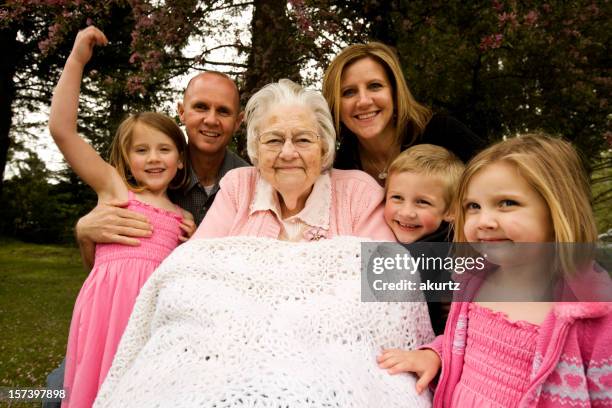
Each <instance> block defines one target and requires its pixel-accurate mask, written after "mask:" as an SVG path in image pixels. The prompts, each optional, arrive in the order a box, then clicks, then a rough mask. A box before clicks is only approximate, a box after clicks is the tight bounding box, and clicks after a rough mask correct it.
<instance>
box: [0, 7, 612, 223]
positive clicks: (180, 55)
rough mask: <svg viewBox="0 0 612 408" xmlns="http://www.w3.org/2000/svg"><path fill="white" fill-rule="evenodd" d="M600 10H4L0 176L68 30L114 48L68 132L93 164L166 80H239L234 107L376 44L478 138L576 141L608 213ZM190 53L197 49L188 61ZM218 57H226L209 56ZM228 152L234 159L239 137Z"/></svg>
mask: <svg viewBox="0 0 612 408" xmlns="http://www.w3.org/2000/svg"><path fill="white" fill-rule="evenodd" d="M610 11H611V10H610V4H609V2H608V1H606V0H598V1H594V0H576V1H572V2H566V1H562V0H552V1H547V2H538V3H529V2H518V1H516V0H479V1H474V2H467V3H466V2H461V1H459V0H450V1H439V0H434V1H424V0H416V1H408V0H390V1H380V0H350V1H349V0H289V1H281V0H242V1H235V0H210V1H206V2H203V1H197V0H168V1H164V2H157V1H150V0H103V1H100V2H82V1H67V0H7V1H5V2H4V3H3V4H2V6H0V17H1V18H0V47H2V48H1V50H2V51H3V56H4V57H3V61H1V62H0V167H1V168H2V169H4V160H5V159H6V156H7V154H9V153H8V144H9V141H10V138H9V135H13V136H14V135H15V134H16V133H17V132H19V133H20V134H24V133H23V132H24V129H23V125H24V123H25V122H26V119H25V117H26V115H27V113H28V112H32V111H36V110H38V109H40V108H41V106H44V105H46V104H48V103H49V101H50V97H51V92H52V88H53V84H54V83H55V82H56V80H57V78H58V75H59V72H60V70H61V66H62V65H63V62H64V61H65V58H66V57H67V56H68V53H69V52H70V48H71V45H72V41H73V39H74V36H75V34H76V32H77V30H78V29H81V28H83V27H85V26H87V25H89V24H95V25H97V26H99V27H100V28H102V30H103V31H105V32H106V34H107V35H108V36H109V39H110V41H111V44H110V45H109V46H108V47H106V48H105V49H103V50H100V51H99V52H96V53H95V57H94V59H93V60H92V61H91V63H90V64H88V66H87V72H86V77H87V78H86V79H85V80H84V84H83V98H82V104H81V106H82V109H81V112H80V114H79V130H80V131H81V132H82V133H83V134H85V135H86V136H87V137H88V138H89V139H90V140H91V141H92V142H93V144H94V145H95V146H96V147H97V148H98V149H99V151H102V152H103V151H104V150H105V148H106V147H107V146H108V144H109V143H110V140H111V137H112V134H113V133H114V129H115V128H116V126H117V124H118V123H119V121H120V120H122V118H123V117H124V116H125V115H126V114H127V113H128V112H131V111H139V110H160V109H161V108H162V106H164V104H167V103H168V102H170V101H176V99H177V97H178V95H179V93H180V90H174V89H172V88H171V79H172V78H174V77H176V76H179V75H181V74H184V73H186V72H190V71H191V70H202V69H211V68H212V69H215V70H220V71H222V72H225V73H227V74H229V75H230V76H233V77H234V78H236V79H237V81H238V84H239V87H240V91H241V94H242V102H243V103H245V102H246V100H247V99H248V97H249V96H250V95H251V94H252V93H253V92H254V91H255V90H257V89H259V88H261V87H262V86H263V85H265V84H266V83H269V82H271V81H276V80H278V79H280V78H283V77H286V78H292V79H294V80H298V81H302V82H305V83H307V84H313V83H314V84H320V80H321V78H320V77H318V76H319V74H320V73H321V72H322V71H323V70H324V69H325V68H326V67H327V65H328V63H329V61H330V59H331V58H332V57H333V56H334V55H335V54H336V53H337V52H338V51H339V50H340V49H341V48H343V47H344V46H346V45H348V44H352V43H355V42H365V41H371V40H378V41H381V42H384V43H386V44H388V45H391V46H392V47H394V48H395V49H396V50H397V52H398V55H399V57H400V60H401V62H402V66H403V68H404V73H405V75H406V78H407V81H408V83H409V86H410V88H411V90H412V91H413V93H414V94H415V96H416V97H417V99H418V100H420V101H421V102H423V103H425V104H427V105H430V106H432V107H433V108H434V110H436V111H446V112H449V113H451V114H453V115H455V116H457V117H458V118H459V119H460V120H462V121H464V122H465V123H466V124H467V125H468V126H469V127H470V128H471V129H473V130H474V131H476V132H477V133H478V134H480V135H482V136H484V137H487V138H489V140H491V141H494V140H497V139H499V138H501V137H502V136H505V135H511V134H513V133H516V132H525V131H534V130H543V131H546V132H548V133H551V134H555V135H560V136H563V137H565V138H567V139H569V140H571V141H573V142H574V143H575V144H576V146H578V147H579V149H580V150H581V151H582V152H583V155H584V157H585V162H586V163H587V164H588V165H589V167H590V169H591V170H593V171H594V181H595V182H599V183H600V186H599V187H597V188H595V191H596V194H597V197H596V202H597V203H599V205H604V206H606V205H607V204H606V203H609V201H610V197H611V196H612V189H610V188H609V183H610V181H609V178H610V177H609V173H610V168H611V167H612V155H610V153H609V149H610V143H611V142H612V131H611V129H610V118H611V115H610V109H609V101H608V98H609V95H610V90H611V89H610V88H611V80H610V75H609V73H610V68H609V67H610V58H609V56H608V53H607V50H608V49H609V48H610V47H609V46H610V32H612V29H611V27H610V25H611V24H610V19H609V18H608V16H609V15H610V14H611V13H610ZM237 21H238V22H240V21H242V22H243V23H237ZM246 21H250V23H249V24H248V25H247V24H244V22H246ZM248 38H250V40H249V39H248ZM194 43H199V44H200V48H199V49H196V50H193V49H192V50H191V51H190V52H186V46H187V45H188V44H192V45H193V44H194ZM221 50H227V51H230V54H231V55H235V56H236V58H235V59H234V58H233V57H232V58H231V59H227V58H225V59H224V58H219V57H216V55H218V54H216V53H217V52H218V51H221ZM305 67H309V68H314V69H315V70H312V69H311V70H304V68H305ZM313 72H316V75H315V77H314V78H313V77H312V75H313ZM167 113H173V112H167ZM28 123H29V122H28ZM9 129H12V130H11V132H12V133H9ZM234 147H236V148H237V150H238V151H239V152H243V150H244V135H243V134H242V133H240V134H239V135H238V137H237V138H236V139H235V140H234ZM28 160H30V158H28ZM24 165H26V164H24ZM30 165H34V164H33V163H29V164H27V165H26V167H27V166H30ZM34 167H36V166H34ZM21 174H22V173H21ZM39 175H40V176H41V177H43V176H44V177H48V174H46V175H44V174H42V173H39ZM22 176H23V174H22V175H21V176H20V177H22ZM24 180H25V179H24ZM65 180H67V179H65ZM73 181H76V179H73ZM601 183H603V184H601ZM606 183H607V184H606ZM75 185H77V186H78V183H77V184H75ZM11 188H12V189H14V188H15V186H14V185H12V186H11ZM36 188H39V187H36ZM70 194H73V195H75V197H76V196H78V195H79V194H81V193H79V192H77V191H76V190H75V191H72V192H71V193H70ZM4 196H5V197H6V195H4ZM3 202H4V201H3ZM608 227H609V225H608Z"/></svg>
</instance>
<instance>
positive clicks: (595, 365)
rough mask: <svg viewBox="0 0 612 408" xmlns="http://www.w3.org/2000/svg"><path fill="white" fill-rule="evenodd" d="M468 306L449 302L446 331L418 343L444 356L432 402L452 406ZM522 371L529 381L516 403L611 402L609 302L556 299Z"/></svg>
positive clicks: (594, 404) (461, 364)
mask: <svg viewBox="0 0 612 408" xmlns="http://www.w3.org/2000/svg"><path fill="white" fill-rule="evenodd" d="M469 305H470V303H467V302H461V303H459V302H458V303H453V304H452V306H451V311H450V314H449V316H448V321H447V324H446V330H445V332H444V334H443V335H441V336H438V337H437V338H436V339H435V340H434V341H433V342H432V343H430V344H428V345H425V346H423V347H422V348H430V349H433V350H434V351H435V352H436V353H438V355H439V356H440V358H441V360H442V370H441V373H440V379H439V382H438V385H437V387H436V390H435V395H434V403H433V405H434V407H451V406H452V401H453V393H454V391H455V387H456V386H457V384H458V383H459V380H460V378H461V375H462V371H463V367H464V364H465V359H466V333H467V330H466V328H467V324H468V315H469V311H470V310H469ZM498 352H503V350H498ZM525 376H526V377H527V378H528V382H529V384H528V386H527V387H526V391H525V392H524V393H523V394H522V396H521V398H520V402H519V404H518V406H519V407H551V408H552V407H611V406H612V304H611V303H605V302H563V303H556V304H555V305H554V306H553V309H552V311H551V312H550V313H549V315H548V316H547V317H546V319H545V320H544V322H543V323H542V324H541V326H540V328H539V331H538V334H537V336H536V338H535V355H534V356H533V362H532V364H531V369H530V370H529V372H525ZM464 381H465V378H464ZM501 389H503V387H499V388H496V387H493V391H492V392H493V393H495V392H498V390H501ZM499 392H501V391H499ZM499 397H500V398H503V396H499Z"/></svg>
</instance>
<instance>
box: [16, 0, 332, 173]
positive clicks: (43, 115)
mask: <svg viewBox="0 0 612 408" xmlns="http://www.w3.org/2000/svg"><path fill="white" fill-rule="evenodd" d="M252 12H253V11H252V7H250V6H249V7H248V8H246V9H245V10H244V12H243V14H242V15H241V16H240V17H238V18H236V19H235V21H234V27H232V28H230V29H228V30H225V31H223V30H219V34H218V36H216V37H207V38H206V40H205V42H204V45H205V46H206V47H207V48H212V47H214V46H216V45H220V44H227V43H229V42H233V38H231V35H232V34H231V33H232V32H234V28H236V29H238V30H239V31H240V33H241V34H240V40H241V41H242V43H243V44H248V43H250V41H251V38H250V36H251V35H250V23H251V18H252ZM221 13H222V12H218V15H217V16H215V15H213V16H212V18H211V21H212V22H213V23H214V20H215V19H216V18H220V17H221V15H222V14H221ZM202 49H203V43H202V41H200V40H195V39H194V40H193V41H191V42H190V43H189V45H188V46H187V48H186V49H185V50H184V54H185V55H186V56H188V57H191V56H194V55H198V54H199V53H200V52H201V50H202ZM207 58H208V59H210V60H211V61H232V62H246V56H242V57H241V58H240V57H239V56H238V55H237V52H236V51H235V50H234V49H228V48H223V49H219V50H214V51H212V52H211V53H210V54H208V55H207ZM203 68H204V69H212V70H220V71H222V70H224V67H222V66H206V65H205V66H204V67H203ZM226 68H227V69H228V70H230V67H226ZM197 72H199V71H198V70H195V69H193V70H191V71H190V72H188V73H187V74H186V75H184V76H181V77H177V78H174V79H172V81H171V84H172V87H173V88H174V89H175V90H177V91H179V92H182V90H183V89H185V87H186V86H187V82H188V81H189V78H191V77H192V76H193V75H194V74H195V73H197ZM313 74H314V75H313ZM303 76H304V77H307V76H308V77H311V78H312V77H314V78H321V81H322V78H323V72H322V71H321V70H320V69H317V68H315V67H314V62H313V63H312V64H309V65H307V66H306V68H305V69H304V72H303ZM314 86H315V87H316V88H317V89H320V88H321V83H320V82H319V83H317V84H315V85H314ZM164 109H166V110H167V111H168V112H174V109H175V103H174V102H173V103H170V104H169V106H164ZM48 116H49V107H48V106H41V108H40V110H39V111H37V112H29V113H27V114H25V115H15V117H14V119H13V122H14V123H16V122H20V123H25V122H28V123H30V122H44V123H46V122H47V120H48ZM31 132H32V133H33V134H35V135H38V137H33V136H31V135H23V134H17V135H15V134H14V133H13V137H15V138H16V139H17V140H19V141H21V142H23V143H24V145H25V146H26V147H27V148H29V149H31V150H33V151H35V152H37V154H38V155H39V157H40V158H41V159H43V160H44V161H45V163H46V164H47V168H48V169H49V170H52V171H57V170H60V169H63V168H64V167H65V166H66V163H65V162H64V160H63V157H62V155H61V153H60V152H59V150H58V149H57V146H56V145H55V143H54V142H53V139H52V138H51V135H50V134H49V131H48V129H47V128H46V127H45V128H42V129H38V128H32V129H31ZM24 156H25V154H24V153H19V152H17V153H16V154H15V158H16V159H22V158H24ZM16 171H17V169H16V166H15V164H14V163H9V164H8V165H7V167H6V169H5V178H10V177H12V176H14V175H15V174H16Z"/></svg>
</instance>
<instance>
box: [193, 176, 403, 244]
mask: <svg viewBox="0 0 612 408" xmlns="http://www.w3.org/2000/svg"><path fill="white" fill-rule="evenodd" d="M258 178H259V172H258V171H257V169H256V168H254V167H242V168H238V169H234V170H231V171H229V172H228V173H227V174H226V175H225V177H223V179H221V182H220V183H219V186H220V190H219V192H218V193H217V196H216V197H215V201H214V202H213V205H212V207H211V208H210V210H209V211H208V213H207V214H206V217H205V218H204V220H203V221H202V223H201V224H200V226H199V227H198V229H197V231H196V232H195V234H194V235H193V238H217V237H226V236H236V235H248V236H257V237H269V238H278V236H279V233H280V231H281V223H280V222H279V221H278V219H277V218H276V216H275V215H274V214H273V213H272V211H257V212H255V213H253V214H250V209H251V203H252V202H253V198H254V196H255V186H256V185H257V179H258ZM331 195H332V197H331V204H330V206H331V208H330V211H329V217H330V220H329V231H327V238H331V237H333V236H337V235H353V236H358V237H366V238H370V239H373V240H377V241H395V236H394V235H393V232H392V231H391V230H390V229H389V227H388V226H387V224H386V223H385V220H384V218H383V204H382V202H383V198H384V191H383V189H382V188H381V187H380V186H379V185H378V184H377V183H376V181H374V179H372V178H371V177H370V176H369V175H368V174H366V173H364V172H362V171H359V170H336V169H332V170H331Z"/></svg>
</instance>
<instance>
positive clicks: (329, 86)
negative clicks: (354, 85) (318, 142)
mask: <svg viewBox="0 0 612 408" xmlns="http://www.w3.org/2000/svg"><path fill="white" fill-rule="evenodd" d="M363 58H371V59H373V60H374V61H376V62H377V63H379V64H380V65H381V66H382V67H383V68H384V70H385V72H386V74H387V77H389V81H390V82H391V87H392V89H393V106H394V115H393V121H394V126H395V142H396V144H397V145H401V144H402V141H403V139H404V134H408V135H409V136H410V144H412V143H414V141H415V140H416V139H417V137H418V136H419V135H420V134H421V133H423V131H424V130H425V126H427V123H428V122H429V119H431V115H432V113H431V110H430V109H429V108H427V107H426V106H424V105H421V104H420V103H418V102H417V101H416V100H415V99H414V97H413V96H412V93H411V92H410V89H408V85H407V84H406V80H405V79H404V74H403V72H402V68H401V65H400V62H399V59H398V58H397V55H396V54H395V52H393V50H391V48H389V47H388V46H386V45H385V44H382V43H379V42H370V43H367V44H354V45H350V46H348V47H346V48H344V49H343V50H342V51H341V52H340V54H338V55H337V56H336V57H335V58H334V59H333V60H332V62H331V63H330V64H329V66H328V67H327V70H326V71H325V75H324V77H323V96H325V99H326V100H327V103H328V105H329V109H330V110H331V113H332V116H333V118H334V126H335V128H336V133H337V134H338V138H339V139H340V140H342V138H343V137H355V135H353V133H352V132H351V131H350V130H348V129H347V128H346V126H342V125H341V122H340V104H341V103H342V101H341V90H340V87H341V82H342V74H343V73H344V70H345V69H346V68H348V67H349V66H350V65H352V64H353V63H355V62H357V61H359V60H361V59H363Z"/></svg>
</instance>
